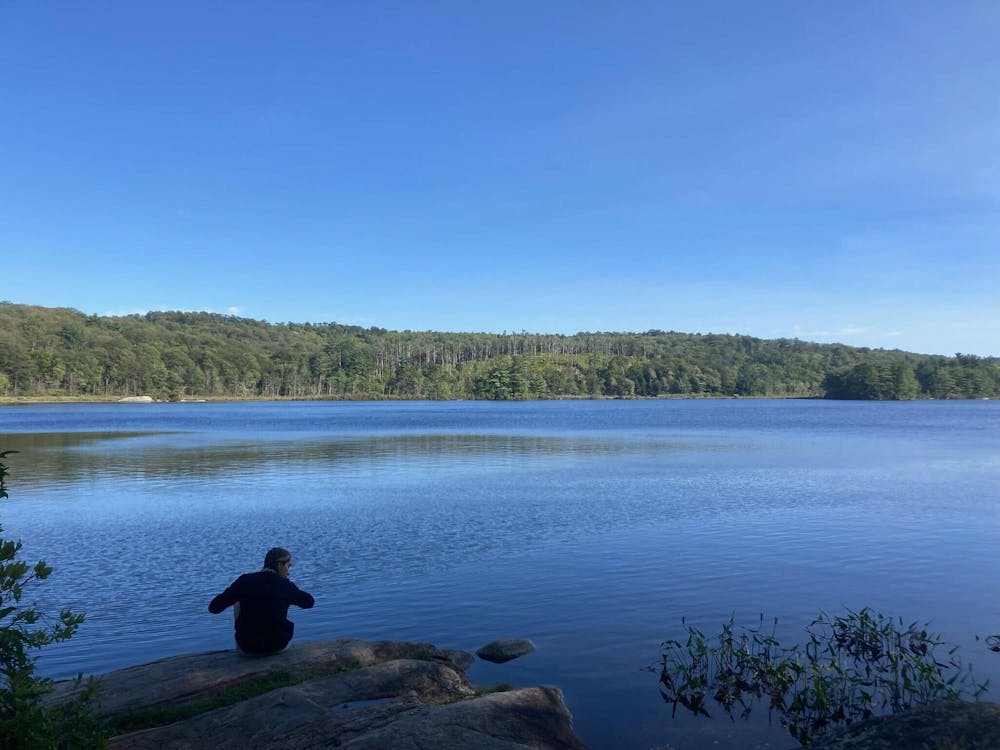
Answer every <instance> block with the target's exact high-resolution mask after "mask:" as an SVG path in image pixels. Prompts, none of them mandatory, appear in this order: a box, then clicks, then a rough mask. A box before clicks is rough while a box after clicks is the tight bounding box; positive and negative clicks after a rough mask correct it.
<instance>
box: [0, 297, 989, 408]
mask: <svg viewBox="0 0 1000 750" xmlns="http://www.w3.org/2000/svg"><path fill="white" fill-rule="evenodd" d="M0 394H2V395H5V396H71V397H73V396H100V397H111V396H132V395H151V396H154V397H156V398H158V399H164V400H177V399H180V398H191V397H201V396H205V397H236V398H285V397H289V398H387V397H389V398H396V397H398V398H418V399H453V398H480V399H524V398H560V397H574V396H576V397H600V396H611V397H633V396H648V397H655V396H670V395H678V396H772V397H789V396H812V397H819V396H823V397H828V398H862V399H899V398H924V397H934V398H986V397H997V396H1000V359H997V358H993V357H975V356H972V355H956V356H955V357H942V356H933V355H921V354H911V353H907V352H901V351H886V350H880V349H879V350H871V349H861V348H855V347H849V346H844V345H841V344H813V343H808V342H804V341H799V340H797V339H775V340H764V339H757V338H753V337H751V336H730V335H716V334H706V335H702V334H687V333H676V332H665V331H659V330H651V331H646V332H645V333H578V334H576V335H573V336H563V335H549V334H530V333H523V332H522V333H505V334H486V333H438V332H413V331H388V330H385V329H382V328H361V327H357V326H344V325H338V324H336V323H328V324H310V323H301V324H300V323H283V324H270V323H266V322H263V321H257V320H249V319H245V318H237V317H232V316H227V315H217V314H213V313H186V312H155V313H147V314H145V315H130V316H126V317H98V316H96V315H90V316H88V315H84V314H82V313H80V312H78V311H76V310H70V309H64V308H42V307H30V306H25V305H15V304H11V303H8V302H0Z"/></svg>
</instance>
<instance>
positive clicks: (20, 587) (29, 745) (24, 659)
mask: <svg viewBox="0 0 1000 750" xmlns="http://www.w3.org/2000/svg"><path fill="white" fill-rule="evenodd" d="M14 452H15V451H3V452H0V498H5V497H7V487H6V478H7V474H8V472H7V466H6V464H5V459H6V458H7V456H9V455H11V454H12V453H14ZM2 533H3V527H2V526H0V746H2V747H4V748H8V749H9V750H48V749H49V748H55V747H59V748H94V747H103V746H104V744H105V743H104V735H103V730H102V729H101V727H100V724H99V722H98V721H97V718H96V716H95V715H94V714H93V712H92V711H91V707H90V705H91V704H90V702H91V699H92V698H93V697H94V695H95V693H96V690H97V684H96V682H95V681H94V680H93V679H92V678H91V679H90V680H88V681H86V683H85V684H84V681H83V678H82V676H81V677H78V678H77V683H78V687H81V688H82V690H81V691H80V692H79V693H78V696H79V697H78V698H77V699H76V700H74V701H71V702H69V703H65V704H61V705H55V706H48V705H46V704H45V702H44V698H45V696H46V695H47V694H48V693H49V692H50V691H51V690H52V681H51V680H49V679H46V678H41V677H38V676H37V675H36V674H35V664H34V658H33V654H34V651H35V650H37V649H40V648H42V647H43V646H47V645H49V644H51V643H57V642H59V641H64V640H66V639H67V638H70V637H71V636H72V635H73V634H74V633H75V632H76V630H77V628H78V627H79V626H80V624H81V623H82V622H83V619H84V616H83V615H82V614H73V613H72V612H70V611H69V610H68V609H64V610H63V611H62V612H60V613H59V617H58V620H57V621H56V622H54V623H49V622H47V621H46V618H45V617H44V615H43V614H42V613H41V612H39V611H38V609H37V608H35V607H34V606H32V605H26V604H23V603H22V601H21V600H22V597H23V596H24V593H25V589H26V588H29V587H31V586H32V585H33V584H35V583H37V582H39V581H44V580H45V579H46V578H48V577H49V575H51V573H52V568H50V567H49V566H48V565H46V564H45V561H44V560H39V561H38V562H36V563H34V564H30V563H28V562H26V561H24V560H21V559H20V558H19V553H20V551H21V543H20V542H19V541H11V540H9V539H4V538H3V537H2Z"/></svg>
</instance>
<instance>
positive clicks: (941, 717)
mask: <svg viewBox="0 0 1000 750" xmlns="http://www.w3.org/2000/svg"><path fill="white" fill-rule="evenodd" d="M809 747H810V748H811V750H897V749H898V748H915V749H916V750H919V748H928V750H989V749H991V748H993V749H995V748H1000V704H996V703H986V702H981V703H966V702H965V701H940V702H937V703H928V704H927V705H926V706H919V707H917V708H912V709H910V710H909V711H902V712H901V713H898V714H893V715H891V716H879V717H877V718H874V719H868V720H867V721H862V722H859V723H857V724H853V725H851V726H849V727H847V728H845V729H841V730H839V731H837V732H834V733H832V734H831V735H829V736H827V737H820V738H817V739H816V740H815V741H814V742H813V743H812V744H811V745H810V746H809Z"/></svg>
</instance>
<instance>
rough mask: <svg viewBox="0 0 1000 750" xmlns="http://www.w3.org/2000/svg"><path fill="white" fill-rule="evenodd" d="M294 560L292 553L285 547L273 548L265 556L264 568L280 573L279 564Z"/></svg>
mask: <svg viewBox="0 0 1000 750" xmlns="http://www.w3.org/2000/svg"><path fill="white" fill-rule="evenodd" d="M291 558H292V553H291V552H289V551H288V550H287V549H285V548H284V547H271V549H269V550H268V551H267V554H266V555H264V567H265V568H270V569H271V570H273V571H274V572H275V573H277V572H278V563H279V562H284V561H285V560H290V559H291Z"/></svg>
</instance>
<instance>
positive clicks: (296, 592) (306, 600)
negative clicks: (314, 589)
mask: <svg viewBox="0 0 1000 750" xmlns="http://www.w3.org/2000/svg"><path fill="white" fill-rule="evenodd" d="M288 585H289V587H290V595H289V597H288V601H289V603H291V604H294V605H295V606H296V607H302V609H312V606H313V605H314V604H315V603H316V600H315V599H313V597H312V594H307V593H306V592H305V591H303V590H302V589H300V588H299V587H298V586H296V585H295V584H294V583H292V582H291V581H289V582H288Z"/></svg>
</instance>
